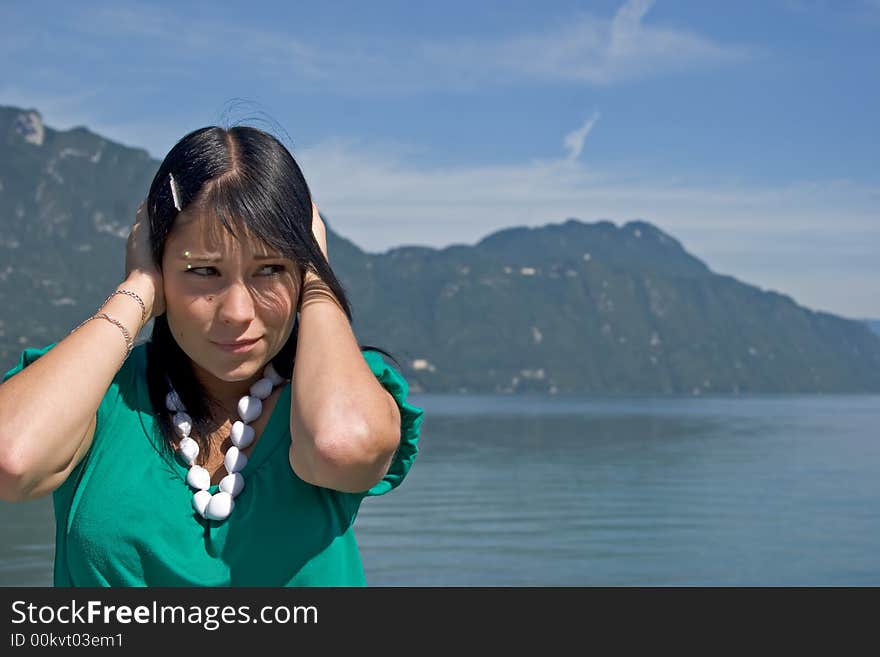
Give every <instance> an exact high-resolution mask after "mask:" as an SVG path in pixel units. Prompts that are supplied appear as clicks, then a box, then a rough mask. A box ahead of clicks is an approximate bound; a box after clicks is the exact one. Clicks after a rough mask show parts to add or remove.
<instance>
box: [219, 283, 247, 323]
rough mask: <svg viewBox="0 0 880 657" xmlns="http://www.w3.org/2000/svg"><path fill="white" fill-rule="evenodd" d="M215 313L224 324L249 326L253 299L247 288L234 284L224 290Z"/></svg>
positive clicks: (242, 284) (243, 285)
mask: <svg viewBox="0 0 880 657" xmlns="http://www.w3.org/2000/svg"><path fill="white" fill-rule="evenodd" d="M217 313H218V317H219V318H220V320H221V321H222V322H223V323H224V324H249V323H250V322H251V320H253V319H254V299H253V297H252V296H251V291H250V290H249V289H248V286H247V285H245V284H244V283H243V282H236V283H233V284H232V285H230V286H229V287H228V288H226V290H225V291H224V292H223V293H222V295H221V297H220V303H219V304H218V311H217Z"/></svg>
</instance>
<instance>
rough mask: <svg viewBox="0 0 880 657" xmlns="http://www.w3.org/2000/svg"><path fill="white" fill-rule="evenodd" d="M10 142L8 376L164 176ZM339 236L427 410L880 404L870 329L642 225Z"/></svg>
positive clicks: (22, 128)
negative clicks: (469, 397) (534, 396)
mask: <svg viewBox="0 0 880 657" xmlns="http://www.w3.org/2000/svg"><path fill="white" fill-rule="evenodd" d="M0 138H2V139H3V148H4V151H3V156H2V158H0V302H2V306H0V307H3V308H6V309H7V310H6V311H5V312H3V313H2V314H0V367H3V368H4V370H3V371H5V368H8V367H11V366H12V364H13V363H14V362H15V361H16V359H17V358H18V354H19V353H20V351H21V350H22V349H23V348H24V347H26V346H42V345H44V344H48V343H50V342H52V341H55V340H59V339H62V338H63V337H64V336H65V335H66V333H67V332H68V331H69V330H70V329H71V328H73V327H74V326H76V325H77V324H79V322H80V321H82V319H84V318H85V317H86V316H88V315H89V314H91V313H93V312H95V309H96V308H97V307H98V305H100V303H101V302H103V301H104V299H105V298H106V296H107V294H109V292H110V291H111V290H112V289H113V288H114V287H115V286H116V285H117V284H118V282H119V281H120V280H121V279H122V276H123V273H124V267H125V238H126V236H127V235H128V230H129V227H130V225H131V223H132V221H133V218H134V214H135V209H136V206H137V204H138V202H139V201H140V199H142V198H143V197H144V196H145V194H146V192H147V189H148V187H149V184H150V181H151V179H152V176H153V174H154V172H155V170H156V168H157V167H158V164H159V163H158V162H157V161H156V160H154V159H152V158H150V157H149V155H148V154H147V153H146V151H144V150H142V149H136V148H130V147H127V146H124V145H121V144H118V143H114V142H112V141H110V140H107V139H104V138H102V137H101V136H100V135H97V134H94V133H92V132H90V131H89V130H87V129H86V128H74V129H72V130H66V131H56V130H53V129H52V128H50V127H48V126H45V125H44V124H43V122H42V118H41V117H40V115H39V113H38V112H37V111H35V110H24V109H20V108H13V107H0ZM318 202H319V204H320V201H319V200H318ZM324 218H325V223H326V225H327V232H328V238H327V239H328V250H329V253H330V260H331V263H332V264H333V267H334V269H335V270H336V272H337V275H338V276H339V278H340V280H341V281H342V283H343V285H344V286H345V288H346V290H347V292H348V293H349V296H350V300H351V303H352V310H353V314H354V322H353V327H354V330H355V333H356V335H357V336H358V340H359V342H361V343H364V344H371V345H376V346H380V347H382V348H384V349H387V350H388V351H390V352H391V353H393V354H394V355H395V357H397V359H398V361H400V363H401V365H402V366H403V370H404V374H405V376H406V377H407V380H408V381H409V382H410V386H411V389H412V390H413V391H414V392H422V391H427V392H505V393H514V392H545V393H551V394H553V393H594V394H633V393H638V394H641V393H673V394H688V395H696V394H722V393H737V394H739V393H811V392H827V393H832V392H834V393H838V392H880V337H878V335H877V334H875V333H874V332H873V331H872V330H871V329H870V328H869V327H868V325H866V323H864V322H860V321H854V320H849V319H845V318H841V317H838V316H835V315H832V314H829V313H823V312H815V311H813V310H810V309H808V308H805V307H802V306H799V305H798V304H797V303H795V301H794V300H793V299H791V298H790V297H788V296H786V295H784V294H780V293H778V292H774V291H765V290H761V289H760V288H757V287H755V286H752V285H748V284H745V283H743V282H741V281H738V280H736V279H735V278H733V277H731V276H726V275H723V274H718V273H715V272H713V271H711V270H710V269H709V267H708V266H707V265H706V264H705V263H703V262H701V261H700V260H699V259H697V258H695V257H693V256H692V255H690V254H689V253H687V251H686V250H685V249H684V248H683V247H682V245H681V244H680V243H679V242H678V241H677V240H676V239H674V238H673V237H672V236H670V235H668V234H666V233H664V232H663V231H662V230H660V229H658V228H657V227H656V226H653V225H652V224H650V223H648V222H645V221H632V222H629V223H626V224H624V225H623V226H619V227H618V226H616V225H615V224H613V223H611V222H609V221H598V222H595V223H586V222H583V221H579V220H577V219H574V218H569V219H568V220H566V221H565V222H563V223H560V224H552V223H551V224H547V225H545V226H541V227H537V228H528V227H512V228H508V229H505V230H501V231H498V232H495V233H492V234H491V235H488V236H486V237H485V238H484V239H482V240H480V241H479V242H478V243H476V244H474V245H461V244H457V245H453V246H449V247H446V248H443V249H434V248H428V247H420V246H405V247H399V248H393V249H390V250H388V251H386V252H385V253H380V254H374V253H367V252H365V251H363V250H362V249H360V248H359V247H358V246H357V245H355V244H353V243H352V242H351V241H349V240H347V239H345V238H344V237H342V236H340V235H339V234H337V233H336V232H335V231H334V230H333V227H332V217H328V216H326V215H325V217H324ZM147 331H148V329H145V330H144V331H143V332H142V334H141V335H142V337H143V336H144V335H146V333H147ZM4 364H5V365H4Z"/></svg>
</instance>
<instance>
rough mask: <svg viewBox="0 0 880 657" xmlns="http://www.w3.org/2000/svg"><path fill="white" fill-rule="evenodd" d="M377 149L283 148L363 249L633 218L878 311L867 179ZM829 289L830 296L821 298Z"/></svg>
mask: <svg viewBox="0 0 880 657" xmlns="http://www.w3.org/2000/svg"><path fill="white" fill-rule="evenodd" d="M377 152H381V149H377V147H376V144H368V143H364V142H357V141H351V140H348V141H344V140H330V141H326V142H322V143H320V144H315V145H312V146H310V147H308V148H304V149H300V150H299V151H298V152H297V153H296V154H295V156H296V158H297V160H298V161H299V162H300V164H301V165H302V166H303V170H304V172H305V174H306V177H307V179H308V180H309V185H310V187H311V189H312V191H313V193H314V196H315V200H316V202H317V203H318V205H319V207H321V209H322V212H323V213H324V214H325V215H326V217H327V220H328V223H329V224H330V226H331V227H332V228H333V230H335V231H336V232H338V233H339V234H341V235H342V236H344V237H346V238H348V239H350V240H352V241H353V242H354V243H355V244H357V245H359V246H360V247H361V248H364V249H366V250H368V251H371V252H382V251H385V250H386V249H388V248H391V247H395V246H401V245H424V246H433V247H437V248H442V247H445V246H449V245H451V244H474V243H476V242H478V241H479V240H480V239H482V238H483V237H485V236H486V235H488V234H490V233H492V232H495V231H497V230H501V229H505V228H509V227H511V226H542V225H546V224H548V223H561V222H563V221H565V220H566V219H568V218H577V219H580V220H582V221H586V222H593V221H597V220H600V219H606V220H610V221H612V222H614V223H616V224H618V225H622V224H624V223H625V222H627V221H630V220H633V219H643V220H645V221H648V222H650V223H653V224H655V225H656V226H658V227H659V228H661V229H662V230H664V231H665V232H667V233H669V234H671V235H672V236H673V237H675V238H676V239H678V240H680V241H681V242H682V244H683V246H684V247H685V248H686V249H687V250H688V251H689V252H691V253H692V254H694V255H695V256H697V257H699V258H701V259H703V260H704V261H705V262H706V263H707V264H708V265H709V266H710V267H711V268H712V269H713V270H714V271H717V272H720V273H724V274H728V275H732V276H735V277H737V278H739V279H740V280H743V281H745V282H748V283H751V284H753V285H758V286H760V287H764V288H767V289H774V290H777V291H780V292H782V293H785V294H789V295H791V296H793V297H794V298H795V300H796V301H797V302H798V303H801V304H803V305H807V306H809V307H812V308H818V309H823V310H829V311H832V312H838V313H841V314H845V315H848V316H854V317H855V316H862V315H863V314H865V313H872V314H874V315H877V316H880V289H878V283H877V281H878V280H880V276H878V275H880V266H878V264H877V263H880V211H878V209H877V208H878V207H880V188H877V187H872V186H869V185H863V184H858V183H854V182H851V181H847V180H817V181H799V182H792V183H788V184H781V185H757V184H747V183H742V182H737V181H725V180H716V181H714V182H698V181H696V180H691V179H688V178H682V177H678V178H676V177H674V176H672V175H670V174H668V173H665V172H663V173H658V172H647V173H641V174H638V175H634V174H633V173H632V172H622V171H615V170H612V169H608V168H606V169H601V170H597V169H596V168H595V167H589V168H588V167H586V166H584V165H583V164H582V163H581V162H578V161H576V160H572V159H571V157H570V156H568V157H561V158H560V159H557V160H548V161H540V160H533V161H530V162H524V163H522V164H514V165H508V166H459V167H441V168H420V167H418V166H414V165H412V164H408V163H407V162H406V161H405V158H404V157H402V156H394V155H393V153H392V152H391V151H390V150H389V149H386V154H385V155H378V156H377ZM571 152H573V151H572V150H569V155H570V153H571ZM820 272H821V273H820ZM819 279H822V280H819ZM820 283H821V284H820ZM835 285H836V286H837V289H838V292H837V293H836V294H833V293H829V291H830V290H831V288H832V287H833V286H835ZM844 291H845V293H844Z"/></svg>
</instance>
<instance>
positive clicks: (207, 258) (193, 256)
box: [180, 253, 284, 262]
mask: <svg viewBox="0 0 880 657" xmlns="http://www.w3.org/2000/svg"><path fill="white" fill-rule="evenodd" d="M180 260H198V261H200V262H221V261H222V260H223V258H221V257H220V256H218V255H216V254H213V253H210V254H206V255H199V254H198V253H190V254H189V255H188V256H180ZM254 260H284V256H283V255H280V254H278V255H273V254H269V255H255V256H254Z"/></svg>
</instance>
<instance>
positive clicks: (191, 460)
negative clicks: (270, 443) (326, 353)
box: [165, 363, 288, 520]
mask: <svg viewBox="0 0 880 657" xmlns="http://www.w3.org/2000/svg"><path fill="white" fill-rule="evenodd" d="M286 381H288V379H285V378H284V377H282V376H281V375H280V374H278V372H276V371H275V368H274V367H272V363H269V364H268V365H266V367H265V368H264V369H263V378H262V379H260V380H259V381H257V382H256V383H254V384H253V385H252V386H251V387H250V394H249V395H245V396H244V397H242V398H241V399H239V400H238V414H239V416H241V420H239V421H236V422H234V423H233V424H232V430H231V431H230V432H229V439H230V440H231V441H232V445H231V446H230V447H229V449H227V450H226V454H225V455H224V458H223V464H224V465H225V466H226V472H228V473H229V474H227V475H226V476H225V477H223V479H221V480H220V485H219V488H220V490H219V491H218V492H216V493H214V494H213V495H212V494H211V493H210V492H209V491H208V489H209V488H210V487H211V473H210V472H208V470H207V469H206V468H203V467H202V466H200V465H196V464H195V462H196V457H197V456H198V455H199V444H198V443H197V442H196V441H195V440H193V439H192V438H190V435H189V434H190V432H191V431H192V418H191V417H190V416H189V415H188V414H187V412H186V409H185V408H184V406H183V403H182V402H181V401H180V396H179V395H178V394H177V391H176V390H174V387H173V386H171V391H170V392H169V393H168V394H167V395H166V396H165V407H166V408H167V409H168V410H169V411H171V412H172V413H174V416H173V417H172V419H171V423H172V424H173V425H174V430H175V431H176V432H177V435H178V436H180V444H179V445H178V446H177V455H178V456H179V457H180V458H181V459H182V460H183V462H184V463H185V464H186V465H188V466H189V472H187V474H186V483H187V484H189V485H190V486H191V487H192V488H194V489H195V491H196V492H195V493H194V494H193V496H192V505H193V508H194V509H195V510H196V513H198V514H199V515H200V516H202V517H203V518H206V519H208V520H225V519H226V518H228V517H229V514H230V513H232V509H233V507H235V499H234V498H235V497H237V496H238V494H239V493H240V492H241V491H242V489H243V488H244V477H242V476H241V471H242V470H243V469H244V466H246V465H247V461H248V458H247V455H246V454H244V453H243V452H242V451H241V450H243V449H245V448H247V446H248V445H250V444H251V443H252V442H253V441H254V437H255V433H254V430H253V428H252V427H251V426H250V423H251V422H253V421H254V420H256V419H257V418H258V417H260V415H261V414H262V412H263V401H262V400H264V399H266V398H267V397H268V396H269V395H271V394H272V390H273V389H274V388H275V387H276V386H279V385H281V384H282V383H285V382H286Z"/></svg>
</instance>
